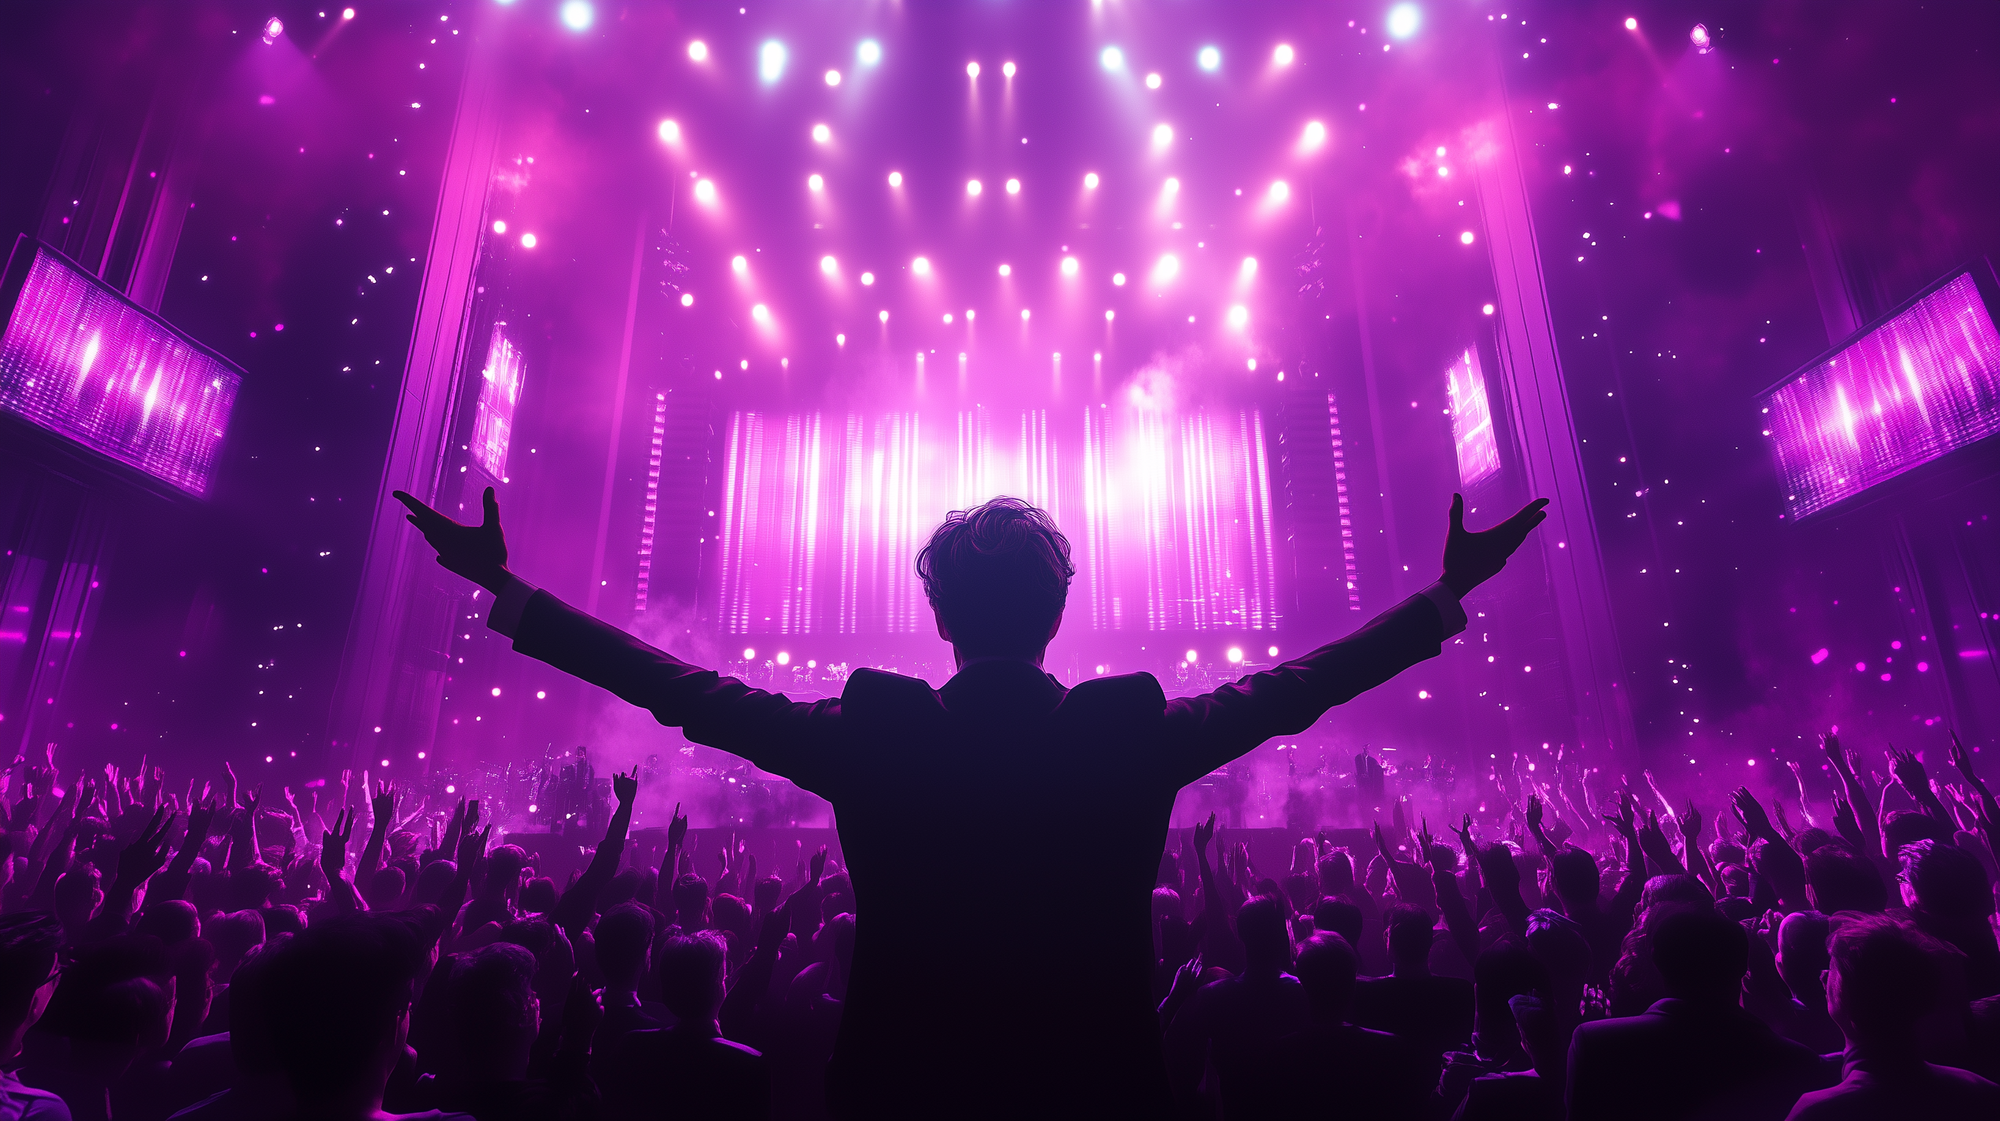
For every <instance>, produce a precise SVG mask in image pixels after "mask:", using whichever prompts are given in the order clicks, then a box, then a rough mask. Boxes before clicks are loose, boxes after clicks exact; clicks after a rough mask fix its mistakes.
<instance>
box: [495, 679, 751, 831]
mask: <svg viewBox="0 0 2000 1121" xmlns="http://www.w3.org/2000/svg"><path fill="white" fill-rule="evenodd" d="M756 656H757V651H756V650H755V649H753V648H751V647H747V646H746V647H744V648H743V660H744V661H746V662H747V661H749V660H750V659H752V658H755V657H756ZM528 812H529V813H533V812H534V811H533V810H532V809H531V810H529V811H528Z"/></svg>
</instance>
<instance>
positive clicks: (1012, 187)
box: [1007, 179, 1021, 195]
mask: <svg viewBox="0 0 2000 1121" xmlns="http://www.w3.org/2000/svg"><path fill="white" fill-rule="evenodd" d="M1007 193H1008V194H1010V195H1018V194H1020V193H1021V181H1020V180H1019V179H1009V180H1007Z"/></svg>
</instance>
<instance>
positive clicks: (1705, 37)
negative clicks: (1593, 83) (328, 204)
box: [348, 8, 1715, 54]
mask: <svg viewBox="0 0 2000 1121" xmlns="http://www.w3.org/2000/svg"><path fill="white" fill-rule="evenodd" d="M353 10H354V9H352V8H349V9H348V11H350V12H351V11H353ZM1688 42H1690V43H1693V44H1694V51H1695V53H1696V54H1707V53H1708V52H1709V51H1711V50H1713V49H1714V48H1715V39H1714V38H1713V37H1712V36H1710V35H1709V33H1708V27H1707V25H1705V24H1699V23H1697V24H1695V25H1694V30H1692V31H1690V32H1688Z"/></svg>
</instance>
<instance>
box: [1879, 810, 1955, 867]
mask: <svg viewBox="0 0 2000 1121" xmlns="http://www.w3.org/2000/svg"><path fill="white" fill-rule="evenodd" d="M1918 841H1941V842H1945V843H1949V842H1950V841H1951V830H1950V828H1948V827H1947V826H1946V825H1945V824H1944V823H1943V822H1941V821H1939V820H1937V819H1936V818H1934V817H1932V816H1931V815H1929V814H1927V813H1919V812H1917V811H1916V810H1891V811H1889V813H1888V815H1887V816H1886V817H1884V818H1883V819H1882V855H1884V856H1887V857H1889V858H1890V859H1894V858H1895V857H1896V854H1898V853H1900V852H1902V851H1903V846H1904V845H1914V844H1916V843H1917V842H1918Z"/></svg>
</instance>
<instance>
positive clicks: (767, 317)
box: [750, 304, 771, 323]
mask: <svg viewBox="0 0 2000 1121" xmlns="http://www.w3.org/2000/svg"><path fill="white" fill-rule="evenodd" d="M750 318H752V319H754V320H756V321H757V322H759V323H769V322H771V309H770V308H767V307H765V306H764V305H763V304H758V305H757V306H756V307H753V308H751V309H750Z"/></svg>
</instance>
